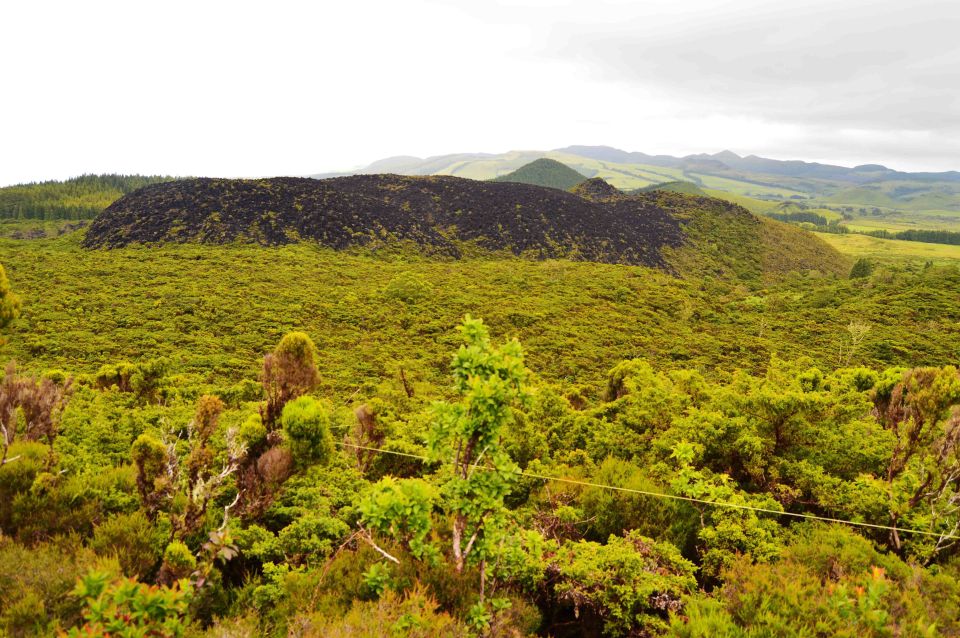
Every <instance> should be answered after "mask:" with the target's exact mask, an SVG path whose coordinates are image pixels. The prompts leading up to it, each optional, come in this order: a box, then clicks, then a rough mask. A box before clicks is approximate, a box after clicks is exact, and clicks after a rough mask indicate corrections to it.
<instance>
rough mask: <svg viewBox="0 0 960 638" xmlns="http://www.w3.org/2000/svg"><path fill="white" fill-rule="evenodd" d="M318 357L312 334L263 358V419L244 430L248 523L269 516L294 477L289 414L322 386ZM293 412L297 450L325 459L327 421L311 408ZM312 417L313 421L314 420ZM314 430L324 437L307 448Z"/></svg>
mask: <svg viewBox="0 0 960 638" xmlns="http://www.w3.org/2000/svg"><path fill="white" fill-rule="evenodd" d="M317 357H318V354H317V347H316V346H315V345H314V343H313V340H311V339H310V337H309V336H308V335H307V334H306V333H303V332H291V333H289V334H287V335H285V336H284V337H283V338H282V339H281V340H280V343H278V344H277V347H276V348H274V349H273V352H271V353H269V354H267V355H266V356H265V357H264V359H263V372H262V374H261V379H260V380H261V382H262V383H263V393H264V397H265V399H266V400H265V401H264V402H263V403H261V405H260V410H259V414H258V415H254V416H253V417H252V418H251V419H250V420H249V421H248V422H247V423H245V424H244V426H243V435H242V438H243V439H244V443H245V444H246V446H247V450H246V454H245V455H244V456H243V458H242V459H241V460H240V466H239V470H238V472H237V486H238V488H239V491H240V497H239V498H240V500H239V508H238V509H239V511H240V512H241V513H242V515H243V516H244V517H245V518H248V519H253V518H256V517H258V516H259V515H260V514H262V513H263V512H264V511H266V509H267V507H269V506H270V503H271V502H272V500H273V496H274V494H275V492H276V490H277V489H278V488H279V486H280V485H282V484H283V482H284V481H286V480H287V479H288V478H289V477H290V475H291V474H292V473H293V470H294V458H293V453H292V452H291V450H290V449H289V447H287V446H285V445H284V436H283V432H282V427H283V423H282V420H283V411H284V408H285V407H286V405H287V404H288V403H289V402H290V401H293V400H294V399H296V398H297V397H301V396H303V395H305V394H307V393H308V392H310V391H311V390H313V389H314V388H315V387H316V386H317V382H318V381H319V378H320V377H319V373H318V372H317ZM317 409H319V408H317ZM292 410H293V411H292V412H291V413H290V415H291V416H290V418H291V421H290V424H291V426H292V429H293V430H294V431H295V434H294V435H293V441H294V447H296V448H298V449H299V450H300V451H306V452H308V453H310V454H318V455H320V456H322V450H323V446H324V444H323V441H325V440H326V438H325V437H324V436H323V435H322V433H321V430H322V427H321V426H320V422H321V421H323V418H322V416H321V415H319V414H318V413H317V410H314V409H312V408H310V409H308V408H307V406H306V404H303V405H300V406H298V407H297V408H293V409H292ZM308 415H312V416H309V418H308ZM294 416H295V417H296V418H294ZM294 421H296V422H295V423H294ZM318 428H320V429H318ZM308 430H310V431H312V432H313V434H311V435H310V436H314V435H316V437H318V438H316V439H315V440H314V442H313V443H315V445H306V440H305V439H304V438H301V437H307V436H308ZM288 434H289V432H288ZM301 460H303V459H301Z"/></svg>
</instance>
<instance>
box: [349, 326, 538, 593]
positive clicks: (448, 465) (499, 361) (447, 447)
mask: <svg viewBox="0 0 960 638" xmlns="http://www.w3.org/2000/svg"><path fill="white" fill-rule="evenodd" d="M460 332H461V334H462V335H463V336H464V339H465V341H466V343H465V344H464V345H462V346H461V347H460V349H459V350H457V352H456V353H455V355H454V357H453V362H452V366H451V367H452V370H453V377H454V388H455V390H456V391H457V393H458V394H459V395H460V399H459V401H457V402H456V403H448V402H437V403H435V404H434V405H433V406H432V417H433V425H432V428H431V430H430V432H429V434H428V443H429V450H430V454H431V456H432V457H433V459H435V460H436V461H439V462H441V463H442V464H443V465H442V466H441V469H440V471H439V472H438V473H437V475H436V480H437V482H438V483H439V485H438V488H437V489H436V490H434V489H429V488H428V486H427V485H426V484H424V482H423V481H422V480H420V479H405V480H400V481H395V480H394V479H391V478H387V479H384V480H383V481H381V482H380V483H378V484H377V485H375V486H373V488H372V489H371V491H370V492H369V493H368V494H367V495H366V497H365V498H364V499H363V501H362V502H361V504H360V512H361V519H362V524H363V525H367V526H368V527H369V528H371V529H372V530H375V531H378V532H380V533H383V534H387V535H390V536H392V537H393V539H394V540H395V541H397V542H399V543H401V544H402V545H403V546H405V547H406V549H407V550H408V551H410V553H411V554H412V555H413V556H414V557H417V558H421V559H426V558H431V557H434V558H435V557H437V556H438V551H439V550H438V549H437V548H435V547H434V546H432V545H430V543H429V541H428V538H429V532H430V530H431V529H432V525H433V522H432V520H431V517H430V513H431V512H432V511H434V509H439V510H440V511H441V512H442V514H443V519H444V521H445V523H446V524H447V525H449V529H450V539H451V541H450V542H451V545H450V557H451V559H452V563H453V569H454V570H455V571H456V572H457V573H461V572H463V570H464V568H465V566H466V565H467V564H474V565H479V567H480V575H481V587H483V582H484V579H485V575H486V561H487V559H488V558H489V557H490V556H492V555H493V554H494V553H495V552H496V551H498V548H499V547H500V546H501V545H502V543H501V541H502V540H503V537H504V534H505V531H504V528H505V523H506V518H507V516H506V514H507V510H506V508H505V506H504V497H505V496H506V495H507V494H508V493H509V491H510V489H511V487H512V485H513V484H514V481H515V479H516V476H517V470H518V467H517V465H516V463H514V462H513V460H512V459H511V458H510V457H509V455H508V454H507V453H506V451H505V449H504V446H503V434H504V431H505V429H506V428H507V427H508V426H509V425H510V423H511V422H512V421H513V416H514V415H513V406H515V405H516V404H518V403H520V402H523V401H524V400H525V399H526V397H527V393H526V391H525V389H524V382H525V381H526V379H527V375H528V371H527V370H526V368H525V367H524V364H523V351H522V350H521V347H520V344H519V343H518V342H517V341H516V340H513V341H509V342H507V343H505V344H504V345H502V346H500V347H495V346H494V345H493V343H492V342H491V341H490V336H489V332H488V331H487V328H486V326H484V325H483V322H482V321H481V320H479V319H472V318H471V317H470V316H469V315H468V316H467V317H466V319H465V320H464V323H463V325H462V326H461V327H460ZM367 540H368V542H372V541H370V538H369V537H367ZM381 553H383V552H381ZM388 558H391V559H393V557H391V556H388ZM393 560H396V559H393ZM482 595H483V592H482V590H481V597H482Z"/></svg>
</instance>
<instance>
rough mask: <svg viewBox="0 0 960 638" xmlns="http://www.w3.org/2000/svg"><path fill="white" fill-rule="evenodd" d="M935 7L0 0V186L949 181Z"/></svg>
mask: <svg viewBox="0 0 960 638" xmlns="http://www.w3.org/2000/svg"><path fill="white" fill-rule="evenodd" d="M878 5H881V6H878ZM955 6H956V5H955V3H939V2H928V1H927V0H923V1H922V3H921V4H920V5H916V4H914V5H911V6H910V7H907V8H902V9H901V8H900V7H906V5H902V4H900V3H877V2H872V3H869V6H868V5H866V4H853V5H851V4H844V8H843V9H839V8H837V7H836V4H823V3H820V2H815V3H806V4H802V3H801V4H794V5H786V4H783V3H776V4H773V3H766V4H760V3H757V2H755V1H753V0H744V1H742V2H721V3H716V2H706V1H698V2H692V3H691V2H685V3H684V2H666V1H665V0H650V1H648V2H643V3H637V2H625V1H622V2H607V3H603V4H598V3H597V2H540V1H537V0H529V1H526V2H496V3H489V2H485V3H476V2H466V1H463V2H429V1H414V2H389V1H383V2H374V1H352V2H345V3H317V2H282V1H281V2H272V3H269V4H263V3H253V2H211V1H208V2H196V1H193V2H187V1H185V0H171V1H168V2H165V3H162V4H153V5H146V4H144V3H131V2H102V1H101V2H97V1H94V2H89V3H76V2H52V1H43V0H39V1H37V0H34V1H33V2H29V3H27V2H20V3H7V5H5V6H4V8H3V9H2V15H0V21H2V23H3V24H4V25H5V26H6V29H5V30H4V37H2V38H0V72H2V77H3V78H4V87H5V92H4V95H3V97H2V99H0V148H2V149H3V152H2V153H0V183H12V182H17V181H25V180H36V179H49V178H62V177H66V176H70V175H75V174H79V173H83V172H139V173H169V174H181V175H184V174H192V175H224V176H247V175H276V174H306V173H312V172H317V171H322V170H331V169H337V168H344V167H349V166H355V165H360V164H365V163H367V162H369V161H372V160H373V159H377V158H380V157H384V156H388V155H396V154H414V155H431V154H441V153H450V152H471V151H487V152H501V151H506V150H509V149H514V148H528V149H529V148H536V149H548V148H555V147H559V146H565V145H567V144H574V143H576V144H609V145H613V146H619V147H622V148H626V149H627V150H642V151H645V152H651V153H680V154H682V153H691V152H701V151H716V150H721V149H723V148H731V149H733V150H736V151H738V152H745V153H746V152H755V153H766V154H770V155H773V156H777V157H787V158H806V159H822V160H833V161H837V160H841V159H843V160H847V161H855V162H866V161H882V162H887V163H890V164H892V165H894V166H898V167H901V166H902V167H918V168H937V167H939V168H949V167H951V164H950V162H951V159H952V157H955V156H956V151H957V149H958V146H960V144H958V140H960V133H958V131H957V123H956V120H955V118H954V117H952V114H953V113H955V112H957V107H958V106H960V104H958V94H960V82H958V81H957V80H958V77H957V73H958V69H960V60H958V55H957V45H956V44H955V42H956V39H955V38H953V37H952V34H953V33H955V32H956V26H957V19H958V18H960V15H958V11H957V9H955V8H954V7H955ZM771 7H776V9H775V10H774V9H771ZM789 7H793V8H789ZM948 35H949V36H950V37H948Z"/></svg>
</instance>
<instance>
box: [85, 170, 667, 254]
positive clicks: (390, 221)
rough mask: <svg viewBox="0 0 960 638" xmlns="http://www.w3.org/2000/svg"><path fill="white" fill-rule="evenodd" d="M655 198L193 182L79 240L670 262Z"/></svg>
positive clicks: (372, 183) (364, 179)
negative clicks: (395, 247)
mask: <svg viewBox="0 0 960 638" xmlns="http://www.w3.org/2000/svg"><path fill="white" fill-rule="evenodd" d="M595 186H596V185H595ZM607 186H608V187H609V185H607ZM609 188H612V187H609ZM613 191H616V189H613ZM616 192H617V193H619V191H616ZM660 202H662V198H660V200H658V198H657V197H656V196H649V197H644V196H632V197H619V198H616V199H613V198H608V199H604V201H589V200H588V199H585V198H583V197H579V196H577V195H575V194H573V193H567V192H563V191H560V190H556V189H552V188H544V187H540V186H532V185H528V184H517V183H498V182H480V181H474V180H469V179H461V178H457V177H445V176H434V177H405V176H399V175H355V176H350V177H337V178H332V179H325V180H316V179H309V178H294V177H280V178H273V179H260V180H233V179H188V180H181V181H176V182H170V183H166V184H157V185H153V186H148V187H146V188H143V189H140V190H138V191H136V192H134V193H131V194H129V195H127V196H125V197H122V198H121V199H119V200H117V201H116V202H114V203H113V204H112V205H111V206H110V207H109V208H107V209H106V210H105V211H104V212H103V213H101V214H100V215H99V216H98V217H97V218H96V219H95V220H94V221H93V223H92V224H91V225H90V228H89V230H88V232H87V234H86V237H85V239H84V246H86V247H88V248H112V247H120V246H125V245H128V244H134V243H148V244H149V243H163V242H175V243H183V242H200V243H215V244H219V243H231V242H252V243H259V244H263V245H280V244H287V243H292V242H296V241H300V240H314V241H317V242H319V243H320V244H322V245H324V246H329V247H331V248H335V249H344V248H349V247H353V246H377V245H380V244H382V243H387V242H393V241H397V240H400V241H408V242H414V243H415V244H417V245H419V246H420V247H421V248H422V249H423V250H424V251H425V252H428V253H430V254H435V255H447V256H451V257H457V256H459V255H460V251H461V248H462V246H463V242H471V243H473V244H475V245H477V246H479V247H480V248H483V249H488V250H508V251H511V252H513V253H514V254H518V255H520V254H523V255H526V256H531V257H534V258H552V257H568V258H573V259H581V260H588V261H598V262H609V263H629V264H643V265H648V266H656V267H661V268H669V266H668V265H667V263H666V262H665V261H664V259H663V256H662V255H661V252H660V249H661V248H662V247H664V246H670V247H679V246H680V245H681V244H682V243H683V242H684V233H683V230H682V225H683V223H684V222H683V221H681V220H682V219H683V215H677V214H675V212H676V211H671V210H669V209H668V208H669V207H665V206H664V205H663V204H662V203H660Z"/></svg>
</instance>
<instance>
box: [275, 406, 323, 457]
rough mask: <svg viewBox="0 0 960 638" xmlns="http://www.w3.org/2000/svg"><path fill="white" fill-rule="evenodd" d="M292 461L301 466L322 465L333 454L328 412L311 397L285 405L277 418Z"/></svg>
mask: <svg viewBox="0 0 960 638" xmlns="http://www.w3.org/2000/svg"><path fill="white" fill-rule="evenodd" d="M280 422H281V424H282V425H283V431H284V434H286V437H287V440H288V441H289V443H290V451H291V452H292V453H293V457H294V459H295V460H296V461H297V462H298V463H301V464H311V463H326V462H327V461H328V460H329V458H330V455H331V454H332V453H333V438H332V437H331V435H330V413H329V411H328V410H327V408H326V406H324V405H323V404H322V403H321V402H320V401H317V400H316V399H314V398H313V397H306V396H305V397H300V398H298V399H294V400H293V401H290V402H289V403H287V404H286V405H285V406H284V408H283V414H282V416H281V419H280Z"/></svg>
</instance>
